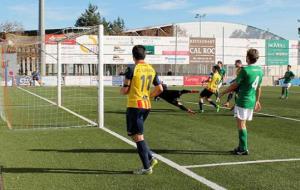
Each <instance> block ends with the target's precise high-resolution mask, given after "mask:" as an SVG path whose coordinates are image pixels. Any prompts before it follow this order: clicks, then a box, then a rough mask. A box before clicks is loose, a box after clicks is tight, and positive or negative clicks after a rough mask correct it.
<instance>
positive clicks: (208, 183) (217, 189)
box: [100, 127, 225, 190]
mask: <svg viewBox="0 0 300 190" xmlns="http://www.w3.org/2000/svg"><path fill="white" fill-rule="evenodd" d="M100 129H102V130H104V131H106V132H107V133H109V134H111V135H113V136H115V137H116V138H118V139H120V140H122V141H124V142H126V143H127V144H129V145H131V146H134V147H136V144H135V143H134V142H132V141H130V140H129V139H127V138H125V137H123V136H121V135H119V134H118V133H116V132H114V131H111V130H110V129H107V128H105V127H104V128H100ZM153 155H154V156H155V157H156V158H157V159H159V160H160V161H162V162H164V163H165V164H167V165H168V166H171V167H172V168H174V169H176V170H178V171H180V172H181V173H183V174H185V175H187V176H189V177H191V178H193V179H195V180H197V181H199V182H200V183H202V184H205V185H206V186H208V187H210V188H212V189H215V190H225V188H224V187H221V186H220V185H218V184H216V183H214V182H212V181H210V180H208V179H206V178H204V177H202V176H199V175H198V174H196V173H194V172H192V171H191V170H189V169H187V168H185V167H183V166H180V165H179V164H177V163H175V162H173V161H172V160H169V159H167V158H165V157H163V156H161V155H159V154H156V153H154V154H153Z"/></svg>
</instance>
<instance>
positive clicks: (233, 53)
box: [216, 38, 265, 65]
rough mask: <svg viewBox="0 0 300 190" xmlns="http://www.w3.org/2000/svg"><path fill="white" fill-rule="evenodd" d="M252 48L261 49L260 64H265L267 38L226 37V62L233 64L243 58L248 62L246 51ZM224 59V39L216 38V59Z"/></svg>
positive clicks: (243, 60)
mask: <svg viewBox="0 0 300 190" xmlns="http://www.w3.org/2000/svg"><path fill="white" fill-rule="evenodd" d="M250 48H255V49H257V50H258V51H259V54H260V58H259V60H258V62H257V63H258V64H259V65H265V40H260V39H235V38H225V39H224V64H226V65H233V64H234V62H235V60H237V59H240V60H242V62H243V64H246V53H247V50H248V49H250ZM219 60H220V61H222V60H223V39H222V38H216V61H219Z"/></svg>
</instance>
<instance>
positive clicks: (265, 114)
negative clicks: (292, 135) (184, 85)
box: [185, 102, 300, 122]
mask: <svg viewBox="0 0 300 190" xmlns="http://www.w3.org/2000/svg"><path fill="white" fill-rule="evenodd" d="M185 103H188V104H195V105H198V103H196V102H185ZM204 105H205V106H209V107H211V106H210V105H206V104H204ZM221 108H223V109H227V110H230V108H226V107H222V106H221ZM254 113H255V114H257V115H264V116H269V117H275V118H279V119H285V120H290V121H296V122H300V119H294V118H289V117H283V116H278V115H272V114H267V113H260V112H254Z"/></svg>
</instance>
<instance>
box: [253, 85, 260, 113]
mask: <svg viewBox="0 0 300 190" xmlns="http://www.w3.org/2000/svg"><path fill="white" fill-rule="evenodd" d="M260 97H261V87H260V86H259V87H258V88H257V89H256V103H255V109H254V110H255V111H260V110H261V104H260Z"/></svg>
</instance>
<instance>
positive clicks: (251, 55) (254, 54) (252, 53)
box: [247, 49, 259, 64]
mask: <svg viewBox="0 0 300 190" xmlns="http://www.w3.org/2000/svg"><path fill="white" fill-rule="evenodd" d="M247 57H248V60H249V62H250V64H254V63H256V61H257V60H258V58H259V52H258V50H257V49H249V50H248V51H247Z"/></svg>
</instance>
